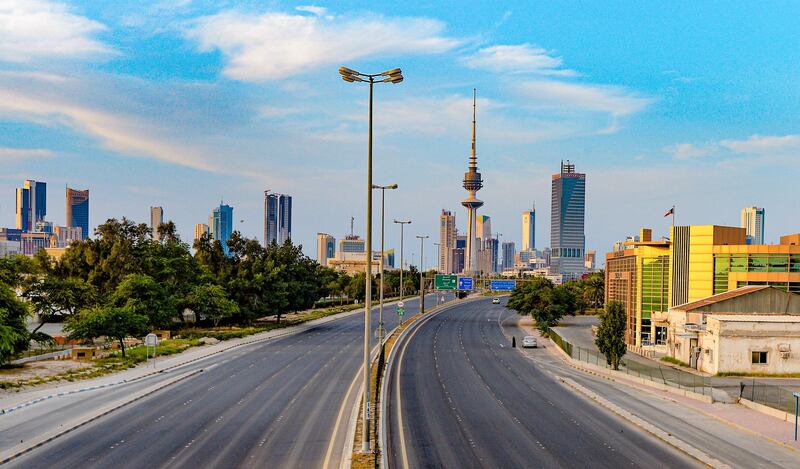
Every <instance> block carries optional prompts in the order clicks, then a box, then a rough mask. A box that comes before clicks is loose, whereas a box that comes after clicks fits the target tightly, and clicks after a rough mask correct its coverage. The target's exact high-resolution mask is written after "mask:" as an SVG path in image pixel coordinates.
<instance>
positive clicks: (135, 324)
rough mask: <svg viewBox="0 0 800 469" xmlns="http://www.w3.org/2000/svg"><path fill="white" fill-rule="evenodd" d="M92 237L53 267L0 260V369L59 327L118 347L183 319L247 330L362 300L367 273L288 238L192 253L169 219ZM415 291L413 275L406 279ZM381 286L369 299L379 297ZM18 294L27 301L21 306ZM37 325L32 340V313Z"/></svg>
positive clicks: (209, 243) (44, 260) (239, 239)
mask: <svg viewBox="0 0 800 469" xmlns="http://www.w3.org/2000/svg"><path fill="white" fill-rule="evenodd" d="M95 235H96V236H95V237H94V238H93V239H87V240H84V241H77V242H74V243H72V244H71V245H70V246H69V248H67V250H66V252H65V253H64V255H63V256H62V257H61V258H60V259H58V260H55V259H53V258H51V257H50V256H48V255H47V254H46V253H45V252H44V251H40V253H39V254H38V255H36V256H35V257H34V258H33V259H30V258H27V257H23V256H18V257H16V258H11V259H0V363H2V362H4V361H5V360H7V359H8V358H9V357H10V356H12V355H14V354H18V353H19V352H20V351H22V350H25V348H27V344H28V343H29V342H30V340H31V339H32V338H33V339H39V340H46V336H44V335H42V334H39V333H38V331H39V328H41V326H42V325H44V324H46V323H48V322H54V321H62V320H63V321H65V330H66V331H67V332H68V333H69V335H70V337H71V338H74V339H93V338H96V337H99V336H108V337H111V338H114V339H116V340H118V341H119V343H120V346H121V347H122V350H123V354H124V341H123V339H124V338H125V337H128V336H141V335H144V334H146V333H147V331H149V330H153V329H167V328H174V327H180V325H181V323H182V322H183V321H184V316H183V312H184V311H185V310H187V309H188V310H191V311H193V312H194V313H195V317H197V318H198V319H200V320H202V321H205V322H207V323H208V324H213V325H214V326H217V325H219V324H221V323H231V324H242V325H246V324H250V323H252V322H253V321H254V320H255V319H256V318H259V317H263V316H276V320H277V321H280V320H281V317H282V316H283V315H284V314H286V313H288V312H292V311H299V310H304V309H308V308H311V307H312V306H313V305H314V304H315V302H317V301H318V300H319V299H320V298H325V297H328V296H340V297H346V298H349V299H350V300H352V299H356V300H363V298H364V296H365V279H364V274H361V275H360V276H354V277H351V276H348V275H346V274H344V273H340V272H336V271H334V270H332V269H329V268H325V267H321V266H319V265H318V264H317V263H316V261H314V260H312V259H310V258H308V257H307V256H305V255H304V254H303V253H302V250H301V247H300V246H295V245H294V244H292V243H291V241H287V242H286V243H284V244H282V245H278V244H274V243H273V244H271V245H269V246H266V247H265V246H262V245H261V244H260V243H259V242H258V241H257V240H254V239H248V238H245V237H243V236H241V234H239V233H238V232H234V233H233V235H232V236H231V239H230V240H229V241H228V242H227V245H228V250H229V254H228V255H225V253H224V252H223V249H222V245H221V244H220V242H219V241H217V240H214V239H212V238H211V237H209V236H207V235H206V236H204V237H203V238H201V239H199V240H196V241H195V244H194V246H193V247H194V254H192V251H191V250H190V246H189V245H188V244H187V243H185V242H183V241H182V240H181V239H180V237H179V236H178V234H177V232H176V228H175V225H174V224H173V223H172V222H168V223H166V224H163V225H161V227H159V235H160V236H159V238H160V239H159V240H155V239H153V237H152V235H151V230H150V228H149V227H148V226H147V225H145V224H136V223H133V222H131V221H130V220H127V219H125V218H123V219H122V220H116V219H111V220H108V221H107V222H106V223H104V224H103V225H100V226H99V227H98V228H97V230H96V232H95ZM404 282H405V283H406V291H412V290H416V288H418V284H419V278H418V272H417V271H416V269H412V270H411V271H410V272H409V271H406V275H405V276H404ZM377 285H378V281H377V279H376V281H375V283H374V286H373V288H374V290H373V293H374V294H375V295H377ZM399 286H400V283H399V273H397V272H391V273H388V272H387V275H386V279H385V288H386V290H387V292H391V291H396V290H399ZM16 292H21V295H22V297H23V298H25V299H26V300H27V301H20V299H18V297H17V294H16ZM32 312H35V313H37V316H38V318H39V321H40V323H39V324H38V326H37V327H36V330H35V331H34V332H33V333H32V334H31V333H28V331H27V328H26V324H27V321H28V318H29V317H30V314H31V313H32Z"/></svg>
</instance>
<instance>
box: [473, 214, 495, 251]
mask: <svg viewBox="0 0 800 469" xmlns="http://www.w3.org/2000/svg"><path fill="white" fill-rule="evenodd" d="M476 233H477V235H476V236H477V238H478V250H481V249H489V248H490V247H491V244H490V242H489V240H490V239H492V217H490V216H488V215H478V217H477V223H476Z"/></svg>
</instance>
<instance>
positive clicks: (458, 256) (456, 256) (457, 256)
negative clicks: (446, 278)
mask: <svg viewBox="0 0 800 469" xmlns="http://www.w3.org/2000/svg"><path fill="white" fill-rule="evenodd" d="M455 246H456V247H454V248H453V251H452V252H453V254H452V256H453V273H459V272H464V255H465V254H464V252H465V250H466V248H467V237H466V236H458V235H456V244H455Z"/></svg>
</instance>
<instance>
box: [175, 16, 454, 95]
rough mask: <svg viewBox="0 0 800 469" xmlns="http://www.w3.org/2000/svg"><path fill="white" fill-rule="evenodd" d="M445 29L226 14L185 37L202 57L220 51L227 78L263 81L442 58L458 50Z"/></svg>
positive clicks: (395, 20)
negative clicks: (359, 63)
mask: <svg viewBox="0 0 800 469" xmlns="http://www.w3.org/2000/svg"><path fill="white" fill-rule="evenodd" d="M444 29H445V26H444V23H442V22H440V21H437V20H432V19H428V18H405V17H403V18H401V17H384V16H379V15H361V16H354V17H349V18H348V17H342V16H336V17H317V16H309V15H303V14H289V13H264V14H262V15H250V14H245V13H240V12H237V11H227V12H222V13H219V14H216V15H212V16H206V17H202V18H199V19H197V20H194V21H193V22H192V23H191V24H190V25H189V27H188V28H187V29H186V31H185V35H186V37H188V38H189V39H191V40H194V41H196V42H197V44H198V47H199V49H200V50H201V51H204V52H210V51H214V50H219V51H221V52H222V53H223V55H224V56H225V57H226V58H227V60H228V63H227V65H226V67H225V74H226V75H227V76H229V77H231V78H234V79H237V80H243V81H261V80H276V79H280V78H286V77H289V76H292V75H295V74H298V73H301V72H304V71H308V70H312V69H315V68H320V67H334V66H339V65H344V64H346V63H347V62H351V61H354V60H358V59H363V58H368V57H374V56H378V55H380V56H382V57H391V56H398V55H405V54H436V53H441V52H444V51H447V50H449V49H452V48H453V47H455V46H456V45H458V41H457V40H455V39H452V38H448V37H445V36H444V35H443V32H444Z"/></svg>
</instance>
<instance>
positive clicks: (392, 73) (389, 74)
mask: <svg viewBox="0 0 800 469" xmlns="http://www.w3.org/2000/svg"><path fill="white" fill-rule="evenodd" d="M339 74H340V75H341V76H342V80H344V81H346V82H348V83H353V82H363V83H369V126H368V134H367V135H368V137H367V236H366V238H367V239H366V246H365V249H364V250H365V252H366V262H365V264H366V292H365V293H366V295H365V300H364V384H363V387H364V415H363V419H362V427H361V428H362V432H361V433H362V435H363V439H362V443H361V451H363V452H368V451H370V440H369V436H370V430H369V421H370V393H369V377H370V360H369V339H370V335H371V334H370V333H371V331H370V329H371V328H370V313H371V311H372V85H374V84H375V83H400V82H401V81H403V73H402V71H401V70H400V69H399V68H393V69H391V70H387V71H385V72H381V73H375V74H367V73H361V72H357V71H355V70H351V69H349V68H347V67H339ZM376 78H377V80H376Z"/></svg>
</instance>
